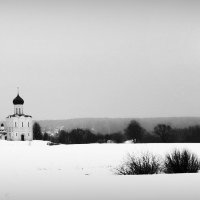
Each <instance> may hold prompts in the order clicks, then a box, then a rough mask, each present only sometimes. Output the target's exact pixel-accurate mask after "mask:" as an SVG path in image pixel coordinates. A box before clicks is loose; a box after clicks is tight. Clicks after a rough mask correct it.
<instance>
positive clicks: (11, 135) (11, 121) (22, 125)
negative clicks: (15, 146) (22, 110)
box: [6, 116, 33, 141]
mask: <svg viewBox="0 0 200 200" xmlns="http://www.w3.org/2000/svg"><path fill="white" fill-rule="evenodd" d="M6 129H7V139H8V140H14V141H21V135H24V140H33V130H32V118H31V117H25V116H15V117H9V118H7V119H6Z"/></svg>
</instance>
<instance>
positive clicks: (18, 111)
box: [0, 93, 33, 141]
mask: <svg viewBox="0 0 200 200" xmlns="http://www.w3.org/2000/svg"><path fill="white" fill-rule="evenodd" d="M13 104H14V114H13V115H9V116H8V117H7V118H6V122H5V127H4V124H1V127H0V139H4V140H9V141H31V140H33V130H32V116H30V115H25V114H24V109H23V105H24V100H23V99H22V98H21V97H20V96H19V93H18V95H17V97H16V98H15V99H14V100H13Z"/></svg>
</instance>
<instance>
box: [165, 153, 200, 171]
mask: <svg viewBox="0 0 200 200" xmlns="http://www.w3.org/2000/svg"><path fill="white" fill-rule="evenodd" d="M199 168H200V161H199V159H198V157H197V156H196V155H195V154H192V153H190V152H189V151H188V150H183V151H180V150H174V151H173V152H172V153H171V154H167V155H166V157H165V161H164V172H165V173H168V174H172V173H197V172H198V170H199Z"/></svg>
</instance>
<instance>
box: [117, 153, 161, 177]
mask: <svg viewBox="0 0 200 200" xmlns="http://www.w3.org/2000/svg"><path fill="white" fill-rule="evenodd" d="M159 171H160V160H159V159H158V158H157V157H156V156H154V155H152V154H149V153H146V154H143V155H142V156H141V157H136V156H134V155H130V154H128V156H127V160H126V161H125V163H123V164H122V165H121V166H119V167H117V168H116V170H115V173H116V174H117V175H140V174H157V173H158V172H159Z"/></svg>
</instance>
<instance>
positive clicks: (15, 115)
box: [7, 114, 32, 118]
mask: <svg viewBox="0 0 200 200" xmlns="http://www.w3.org/2000/svg"><path fill="white" fill-rule="evenodd" d="M17 116H19V117H22V116H23V117H31V118H32V116H31V115H25V114H13V115H9V116H8V117H7V118H11V117H17Z"/></svg>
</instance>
